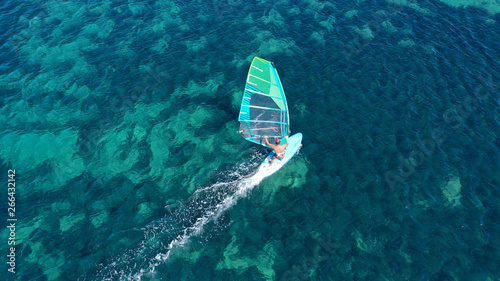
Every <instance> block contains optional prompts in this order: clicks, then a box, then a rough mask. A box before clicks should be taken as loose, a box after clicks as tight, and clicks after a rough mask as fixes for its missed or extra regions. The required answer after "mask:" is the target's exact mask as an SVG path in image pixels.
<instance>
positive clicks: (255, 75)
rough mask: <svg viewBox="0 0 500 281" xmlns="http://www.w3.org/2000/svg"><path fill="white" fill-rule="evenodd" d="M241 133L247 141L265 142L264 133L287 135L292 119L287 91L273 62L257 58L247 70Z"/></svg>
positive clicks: (242, 104) (277, 135)
mask: <svg viewBox="0 0 500 281" xmlns="http://www.w3.org/2000/svg"><path fill="white" fill-rule="evenodd" d="M238 121H240V130H239V133H240V134H241V135H242V136H243V137H244V138H245V139H246V140H248V141H251V142H254V143H258V144H260V145H263V146H267V145H266V141H265V139H264V136H269V137H270V138H271V139H270V142H271V143H274V140H273V137H280V138H282V137H284V136H286V135H288V134H289V131H290V121H289V118H288V105H287V103H286V98H285V92H284V91H283V87H282V86H281V82H280V78H279V77H278V72H277V71H276V68H275V67H274V64H273V63H272V62H270V61H267V60H264V59H261V58H258V57H255V58H254V59H253V61H252V65H250V70H249V71H248V76H247V82H246V85H245V91H244V93H243V99H242V101H241V108H240V115H239V117H238Z"/></svg>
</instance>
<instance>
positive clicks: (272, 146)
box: [264, 136, 274, 149]
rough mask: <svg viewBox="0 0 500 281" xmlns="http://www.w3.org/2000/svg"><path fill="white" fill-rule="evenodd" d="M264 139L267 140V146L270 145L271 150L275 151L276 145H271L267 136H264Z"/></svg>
mask: <svg viewBox="0 0 500 281" xmlns="http://www.w3.org/2000/svg"><path fill="white" fill-rule="evenodd" d="M264 138H265V139H266V144H267V145H269V146H270V147H271V148H273V149H274V145H272V144H271V143H269V141H268V140H267V136H264Z"/></svg>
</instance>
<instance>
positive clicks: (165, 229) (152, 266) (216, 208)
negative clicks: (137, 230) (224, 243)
mask: <svg viewBox="0 0 500 281" xmlns="http://www.w3.org/2000/svg"><path fill="white" fill-rule="evenodd" d="M262 179H263V177H262V176H260V175H258V174H254V175H252V176H246V177H241V178H240V179H237V180H235V181H232V182H220V183H216V184H213V185H210V186H208V187H204V188H200V189H198V190H197V191H196V192H195V193H194V194H193V195H192V196H191V199H189V200H188V202H187V204H186V205H182V206H181V207H179V209H178V210H177V211H176V212H175V213H174V214H173V216H172V217H166V218H163V219H160V220H158V221H155V222H153V223H151V224H150V225H148V226H146V227H144V228H143V231H144V235H145V237H144V239H143V241H142V242H141V243H140V244H139V245H138V246H137V247H136V248H134V249H133V250H131V251H129V252H127V253H125V254H123V255H122V256H121V257H119V258H118V260H116V261H114V262H112V263H110V264H109V265H107V266H105V267H104V268H102V270H100V272H99V274H98V278H100V280H116V279H120V280H141V279H142V278H143V277H146V276H147V277H148V278H149V277H150V276H154V274H155V272H156V267H158V266H159V265H160V264H162V263H164V262H166V261H168V260H169V258H171V256H172V254H173V252H174V251H175V250H176V249H180V248H182V247H183V246H184V245H186V243H188V242H189V240H190V238H191V237H193V236H196V235H199V234H200V233H201V232H202V231H203V229H204V228H205V226H206V225H207V224H208V223H209V222H212V221H216V220H217V219H218V218H219V217H220V216H221V215H223V214H224V212H226V211H227V210H228V209H230V208H231V207H232V206H234V205H235V204H236V202H237V201H238V200H239V199H241V198H243V197H245V196H246V195H247V194H248V192H249V191H250V190H252V189H253V188H254V187H255V186H257V185H258V184H259V183H260V182H261V181H262ZM172 233H178V234H177V235H176V236H175V234H174V236H171V235H172ZM169 235H170V237H168V236H169ZM151 241H154V242H151ZM166 241H170V242H169V243H168V245H165V244H163V242H166ZM154 251H156V253H155V252H154ZM138 259H141V260H142V261H138Z"/></svg>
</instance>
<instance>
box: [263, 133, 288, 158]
mask: <svg viewBox="0 0 500 281" xmlns="http://www.w3.org/2000/svg"><path fill="white" fill-rule="evenodd" d="M264 138H265V139H266V144H267V145H269V147H271V148H272V149H273V150H274V155H273V157H272V158H271V162H269V165H272V164H273V161H274V159H277V160H279V161H281V160H283V157H285V148H286V147H287V146H288V136H286V137H285V139H286V143H285V144H280V143H281V139H280V138H275V140H276V144H271V143H270V142H269V140H268V139H267V138H268V137H267V136H264Z"/></svg>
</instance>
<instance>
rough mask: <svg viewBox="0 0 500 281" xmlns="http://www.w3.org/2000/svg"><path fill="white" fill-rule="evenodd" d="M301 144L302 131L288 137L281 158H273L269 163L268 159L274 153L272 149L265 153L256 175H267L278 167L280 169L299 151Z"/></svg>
mask: <svg viewBox="0 0 500 281" xmlns="http://www.w3.org/2000/svg"><path fill="white" fill-rule="evenodd" d="M301 146H302V133H297V134H295V135H293V136H291V137H289V138H288V146H287V147H286V148H285V156H284V157H283V159H282V160H277V159H274V161H273V164H272V165H271V164H269V162H270V159H271V158H272V157H273V155H274V151H273V152H271V153H269V155H267V157H266V159H264V161H263V162H262V164H260V166H259V169H258V170H257V174H256V175H258V176H262V178H265V177H268V176H270V175H272V174H274V173H276V172H277V171H278V170H279V169H281V168H282V167H283V166H284V165H285V164H286V163H287V162H288V161H290V159H292V157H293V156H295V154H297V152H298V151H299V149H300V147H301Z"/></svg>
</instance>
